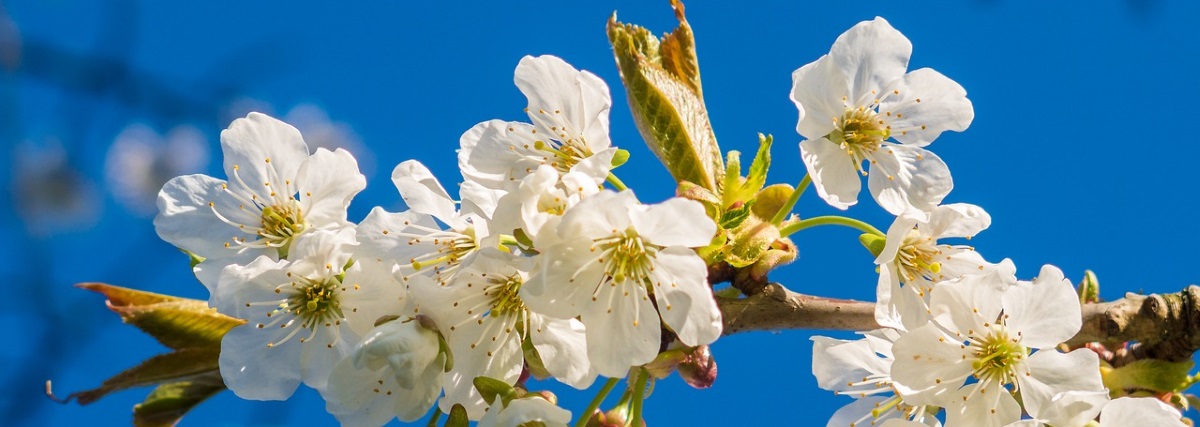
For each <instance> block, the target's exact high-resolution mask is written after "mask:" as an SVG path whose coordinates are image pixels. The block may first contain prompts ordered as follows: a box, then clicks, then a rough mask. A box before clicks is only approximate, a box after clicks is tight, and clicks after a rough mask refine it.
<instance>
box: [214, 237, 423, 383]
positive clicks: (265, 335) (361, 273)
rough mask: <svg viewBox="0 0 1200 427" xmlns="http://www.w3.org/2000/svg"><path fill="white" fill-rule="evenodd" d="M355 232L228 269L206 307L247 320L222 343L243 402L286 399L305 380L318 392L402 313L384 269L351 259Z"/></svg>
mask: <svg viewBox="0 0 1200 427" xmlns="http://www.w3.org/2000/svg"><path fill="white" fill-rule="evenodd" d="M355 244H356V243H355V241H354V229H353V228H344V229H341V230H339V231H337V232H333V231H327V230H316V231H312V232H309V233H304V234H303V235H301V236H300V237H298V238H296V241H295V242H293V243H292V252H291V254H290V255H291V258H289V259H288V260H280V261H275V260H272V259H271V258H269V257H266V256H260V257H259V258H258V259H256V260H254V261H253V262H251V263H250V264H248V265H246V266H240V265H236V264H235V265H230V266H228V267H226V268H225V269H224V270H223V271H222V272H221V275H220V282H219V283H220V285H219V286H218V288H217V293H216V294H214V295H213V297H212V299H211V300H210V303H211V304H212V306H213V307H216V309H217V311H220V312H221V313H223V314H226V315H229V316H233V317H237V318H240V319H244V320H246V324H244V325H241V326H238V327H235V328H233V329H231V330H230V331H229V333H227V334H225V337H224V338H223V339H222V341H221V355H220V358H219V365H220V368H221V377H222V378H223V379H224V380H225V385H227V386H229V389H230V390H233V392H234V393H235V394H237V395H238V396H239V397H241V398H243V399H253V400H282V399H287V398H288V397H289V396H291V395H292V392H294V391H295V390H296V387H297V386H298V385H299V384H300V383H301V382H303V383H304V384H306V385H308V386H309V387H312V388H315V389H318V390H320V389H322V388H324V387H325V384H326V380H327V379H328V377H329V371H330V370H331V369H333V366H334V364H335V363H337V362H338V361H339V360H341V359H342V358H344V357H346V356H347V355H348V354H349V353H350V349H351V347H352V346H353V345H354V343H356V342H358V339H359V337H360V336H362V334H364V333H366V332H367V331H369V330H370V329H371V327H372V325H373V324H374V322H375V320H376V319H378V318H379V317H380V316H383V315H385V314H388V313H396V312H399V311H401V310H403V308H404V305H403V304H404V296H405V292H404V287H403V285H401V284H400V283H399V282H398V281H396V279H395V277H394V276H393V275H392V271H391V269H392V265H391V264H390V263H382V262H378V261H376V260H374V259H362V258H358V259H353V260H352V258H351V251H352V250H353V249H354V245H355Z"/></svg>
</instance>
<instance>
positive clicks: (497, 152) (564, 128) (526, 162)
mask: <svg viewBox="0 0 1200 427" xmlns="http://www.w3.org/2000/svg"><path fill="white" fill-rule="evenodd" d="M514 80H515V83H516V84H517V87H518V88H520V89H521V93H523V94H525V97H526V98H528V100H529V104H528V106H527V107H526V108H525V112H526V113H528V114H529V119H530V122H532V123H521V122H504V121H500V120H492V121H488V122H483V123H480V124H478V125H476V126H475V128H473V129H472V130H471V131H468V132H467V134H464V137H463V139H462V140H461V144H462V146H461V149H460V150H459V153H458V164H459V168H460V169H462V171H463V177H464V178H466V179H467V180H468V181H475V182H477V183H479V184H480V185H483V186H484V187H487V188H492V189H506V188H508V187H510V186H511V185H514V184H515V183H516V182H518V181H520V180H521V179H522V178H524V177H525V176H526V175H529V174H531V173H533V171H534V170H535V169H537V167H538V165H547V166H550V167H553V168H554V169H555V170H557V171H558V172H560V173H564V174H565V173H568V172H577V173H581V174H583V175H586V176H588V177H589V178H591V179H592V180H593V182H594V183H595V184H597V185H598V184H600V183H602V182H604V180H605V178H607V177H608V172H609V170H610V169H611V166H612V158H613V155H615V154H616V148H614V147H612V142H611V140H610V139H609V136H608V113H609V110H610V109H611V108H612V98H611V96H610V95H609V91H608V85H606V84H605V83H604V81H603V80H600V78H599V77H596V75H595V74H592V73H590V72H587V71H579V70H577V69H575V68H574V67H572V66H571V65H570V64H568V63H566V61H563V60H562V59H560V58H558V57H555V56H550V55H544V56H536V57H535V56H526V57H524V58H521V62H520V63H519V64H517V69H516V72H515V79H514Z"/></svg>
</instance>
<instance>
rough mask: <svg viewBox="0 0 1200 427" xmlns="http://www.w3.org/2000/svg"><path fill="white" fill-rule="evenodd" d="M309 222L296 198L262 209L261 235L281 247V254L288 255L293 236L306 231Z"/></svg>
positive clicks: (281, 255) (259, 233)
mask: <svg viewBox="0 0 1200 427" xmlns="http://www.w3.org/2000/svg"><path fill="white" fill-rule="evenodd" d="M306 227H307V224H306V223H305V222H304V215H303V214H302V213H301V212H300V204H299V203H296V201H294V200H289V201H288V203H285V204H282V205H275V206H267V207H264V208H263V210H262V230H260V231H259V232H258V235H259V237H261V238H263V239H265V240H267V241H268V242H270V243H272V244H273V245H275V246H276V247H278V248H279V256H280V257H284V258H286V257H287V252H288V247H289V246H291V243H292V238H293V237H295V236H296V235H297V234H300V232H302V231H304V229H305V228H306Z"/></svg>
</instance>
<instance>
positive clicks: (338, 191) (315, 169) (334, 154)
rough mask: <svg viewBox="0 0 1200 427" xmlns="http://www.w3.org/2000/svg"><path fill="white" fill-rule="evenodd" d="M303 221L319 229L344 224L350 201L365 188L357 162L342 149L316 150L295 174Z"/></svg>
mask: <svg viewBox="0 0 1200 427" xmlns="http://www.w3.org/2000/svg"><path fill="white" fill-rule="evenodd" d="M296 185H297V188H298V190H299V193H300V203H301V206H302V212H303V214H304V219H305V220H307V221H308V222H309V223H311V224H314V225H316V226H318V227H324V226H330V225H335V226H340V225H344V224H346V209H347V208H348V207H350V199H353V198H354V196H355V195H356V194H358V192H360V191H362V190H363V188H366V187H367V178H366V177H364V176H363V175H362V174H361V173H359V172H358V161H356V160H354V156H352V155H350V152H349V151H346V150H343V149H341V148H339V149H337V151H329V150H326V149H325V148H318V149H317V152H316V153H313V155H312V157H309V158H308V161H306V162H304V164H303V165H301V166H300V169H299V171H297V174H296Z"/></svg>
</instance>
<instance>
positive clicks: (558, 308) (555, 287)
mask: <svg viewBox="0 0 1200 427" xmlns="http://www.w3.org/2000/svg"><path fill="white" fill-rule="evenodd" d="M543 234H545V233H543ZM575 236H576V238H574V239H570V240H567V241H563V242H560V243H559V244H557V245H554V246H551V247H548V248H547V251H546V252H544V253H543V254H542V255H541V256H540V258H541V259H540V262H541V263H542V264H543V267H542V269H541V273H540V274H534V275H532V276H530V278H529V280H528V281H527V282H525V284H523V285H521V290H520V295H521V299H522V300H523V301H525V304H526V305H527V306H529V308H530V309H531V310H533V311H536V312H538V313H541V314H545V315H547V316H551V317H557V318H560V319H569V318H572V317H575V316H578V315H579V314H580V313H582V312H583V310H584V307H585V306H586V305H588V304H589V303H592V302H593V301H591V299H592V294H593V291H595V289H596V286H598V285H599V284H600V280H601V278H602V277H603V275H604V266H603V265H602V264H600V263H597V262H595V259H596V257H597V256H599V255H597V254H593V253H592V251H591V250H590V248H591V246H592V241H591V240H587V239H586V238H579V237H578V235H575Z"/></svg>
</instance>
